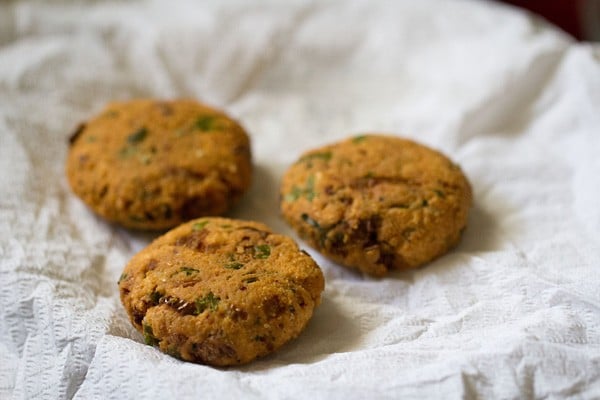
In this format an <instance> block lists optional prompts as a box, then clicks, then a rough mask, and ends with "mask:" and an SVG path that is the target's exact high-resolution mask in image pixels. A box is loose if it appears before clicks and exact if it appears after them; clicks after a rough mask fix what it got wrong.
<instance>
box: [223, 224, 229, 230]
mask: <svg viewBox="0 0 600 400" xmlns="http://www.w3.org/2000/svg"><path fill="white" fill-rule="evenodd" d="M221 228H223V229H230V228H231V225H229V224H223V225H221Z"/></svg>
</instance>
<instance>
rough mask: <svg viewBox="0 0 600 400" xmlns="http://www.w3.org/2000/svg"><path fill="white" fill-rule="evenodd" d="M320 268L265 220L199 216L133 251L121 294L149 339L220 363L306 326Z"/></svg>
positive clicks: (176, 352) (262, 349) (191, 357)
mask: <svg viewBox="0 0 600 400" xmlns="http://www.w3.org/2000/svg"><path fill="white" fill-rule="evenodd" d="M323 288H324V280H323V274H322V273H321V270H320V268H319V267H318V266H317V264H316V263H315V262H314V261H313V260H312V258H310V256H308V254H306V253H305V252H303V251H301V250H300V249H299V248H298V246H297V245H296V243H294V241H293V240H292V239H290V238H288V237H286V236H282V235H277V234H274V233H272V232H271V231H270V230H269V228H268V227H266V226H265V225H263V224H260V223H256V222H249V221H239V220H231V219H225V218H203V219H197V220H194V221H191V222H189V223H186V224H184V225H181V226H179V227H177V228H175V229H173V230H171V231H169V232H168V233H166V234H165V235H163V236H161V237H159V238H158V239H156V240H155V241H154V242H153V243H152V244H150V245H149V246H148V247H147V248H146V249H144V250H142V251H141V252H140V253H138V254H137V255H135V256H134V257H133V258H132V259H131V261H130V262H129V263H128V264H127V266H126V267H125V270H124V271H123V275H122V276H121V279H120V280H119V289H120V293H121V301H122V303H123V305H124V306H125V309H126V310H127V313H128V314H129V317H130V319H131V322H132V323H133V325H134V326H135V327H136V328H137V329H138V330H139V331H140V332H142V333H143V334H144V338H145V340H146V343H148V344H151V345H156V346H158V347H159V348H160V350H162V351H163V352H165V353H168V354H171V355H173V356H176V357H178V358H181V359H183V360H187V361H193V362H198V363H203V364H209V365H215V366H226V365H236V364H243V363H247V362H249V361H252V360H253V359H255V358H256V357H260V356H264V355H266V354H269V353H271V352H273V351H275V350H276V349H278V348H279V347H281V346H282V345H283V344H284V343H286V342H287V341H289V340H290V339H292V338H295V337H296V336H297V335H298V334H299V333H300V332H301V331H302V329H304V327H305V325H306V324H307V323H308V321H309V319H310V318H311V316H312V313H313V310H314V308H315V307H316V306H317V305H318V304H319V302H320V298H321V297H320V296H321V292H322V291H323Z"/></svg>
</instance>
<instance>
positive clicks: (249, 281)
mask: <svg viewBox="0 0 600 400" xmlns="http://www.w3.org/2000/svg"><path fill="white" fill-rule="evenodd" d="M256 281H258V278H257V277H255V276H253V277H251V278H246V279H244V280H242V282H244V283H254V282H256Z"/></svg>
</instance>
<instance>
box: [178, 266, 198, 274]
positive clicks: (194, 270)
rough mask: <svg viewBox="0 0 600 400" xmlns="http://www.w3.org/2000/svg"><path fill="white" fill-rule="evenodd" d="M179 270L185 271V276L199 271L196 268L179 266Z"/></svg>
mask: <svg viewBox="0 0 600 400" xmlns="http://www.w3.org/2000/svg"><path fill="white" fill-rule="evenodd" d="M180 272H185V276H190V275H192V274H196V273H198V272H200V271H199V270H197V269H196V268H190V267H181V269H180Z"/></svg>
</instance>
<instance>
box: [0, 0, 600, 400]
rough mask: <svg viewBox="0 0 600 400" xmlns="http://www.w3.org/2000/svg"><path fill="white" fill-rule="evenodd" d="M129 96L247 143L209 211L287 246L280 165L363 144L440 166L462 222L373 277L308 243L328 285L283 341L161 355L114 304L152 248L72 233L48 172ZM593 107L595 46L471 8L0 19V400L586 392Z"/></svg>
mask: <svg viewBox="0 0 600 400" xmlns="http://www.w3.org/2000/svg"><path fill="white" fill-rule="evenodd" d="M144 96H153V97H195V98H198V99H201V100H205V101H209V102H211V103H213V104H215V105H217V106H221V107H224V108H226V109H227V110H228V111H229V112H230V113H232V114H233V115H234V116H235V117H236V118H238V119H239V120H240V121H241V122H242V123H243V124H244V125H245V126H246V127H247V128H248V130H249V132H250V133H251V136H252V144H253V150H254V155H255V162H256V165H257V166H256V171H255V181H254V184H253V187H252V188H251V190H250V192H249V193H248V194H247V196H245V198H244V200H243V201H242V203H241V204H240V205H239V206H238V207H236V208H235V210H233V211H232V212H231V214H230V215H231V216H234V217H239V218H247V219H254V220H259V221H262V222H265V223H267V224H268V225H270V226H271V227H273V228H274V229H275V230H277V231H279V232H283V233H287V234H292V235H293V233H292V232H291V230H290V229H289V228H288V227H287V226H286V225H285V224H284V223H283V222H282V220H281V219H280V217H279V215H278V212H277V209H278V205H277V201H278V199H277V197H278V195H277V192H278V191H277V188H278V183H279V179H280V177H281V175H282V174H283V171H284V170H285V168H286V167H287V166H288V165H289V164H290V163H291V162H293V161H294V159H295V158H296V157H297V156H298V155H299V153H300V152H302V151H304V150H306V149H308V148H312V147H316V146H319V145H322V144H325V143H329V142H332V141H335V140H338V139H341V138H343V137H346V136H348V135H351V134H355V133H358V132H362V131H383V132H392V133H395V134H399V135H404V136H407V137H410V138H413V139H415V140H419V141H421V142H423V143H426V144H428V145H431V146H433V147H435V148H437V149H440V150H442V151H444V152H445V153H447V154H448V155H449V156H450V157H452V158H453V159H455V160H456V161H457V162H458V163H460V164H461V166H462V167H463V169H464V170H465V172H466V173H467V175H468V176H469V178H470V180H471V182H472V185H473V189H474V195H475V204H474V207H473V209H472V213H471V216H470V219H469V226H468V229H467V231H466V232H465V235H464V237H463V240H462V242H461V244H460V245H459V246H458V247H457V248H456V249H454V250H453V251H452V252H450V253H449V254H448V255H446V256H444V257H442V258H440V259H438V260H436V261H434V262H432V263H430V264H429V265H428V266H426V267H425V268H421V269H418V270H415V271H407V272H394V273H392V274H390V276H389V277H387V278H384V279H377V280H376V279H371V278H368V277H363V276H359V275H357V274H355V273H353V272H351V271H348V270H346V269H343V268H341V267H339V266H337V265H335V264H334V263H332V262H331V261H328V260H326V259H324V258H322V257H321V256H319V255H318V254H317V253H316V252H315V251H312V250H309V251H310V252H311V254H313V255H314V257H315V258H316V259H317V261H318V262H319V264H320V265H321V266H322V268H323V272H324V274H325V276H326V279H327V287H326V290H325V292H324V294H323V303H322V305H321V306H320V307H319V308H318V309H317V311H316V313H315V315H314V318H313V319H312V320H311V322H310V324H309V325H308V327H307V329H306V330H305V331H304V332H303V333H302V334H301V335H300V336H299V337H298V338H297V339H296V340H294V341H292V342H290V343H288V344H287V345H286V346H284V347H283V348H282V349H281V350H280V351H279V352H277V353H275V354H273V355H271V356H269V357H266V358H264V359H260V360H257V361H256V362H254V363H251V364H249V365H246V366H242V367H239V368H229V369H215V368H210V367H206V366H201V365H194V364H190V363H184V362H180V361H178V360H175V359H173V358H171V357H169V356H167V355H164V354H162V353H160V352H158V351H157V350H155V349H153V348H151V347H149V346H145V345H144V344H143V343H142V340H141V336H140V335H139V333H137V332H136V331H135V330H134V329H133V328H132V326H131V324H130V323H129V321H128V319H127V317H126V315H125V312H124V310H123V308H122V306H121V304H120V301H119V296H118V291H117V287H116V281H117V279H118V277H119V275H120V273H121V271H122V268H123V266H124V265H125V263H126V262H127V260H128V259H129V258H130V257H131V256H132V255H133V254H135V252H136V251H138V250H139V249H141V248H142V247H144V246H145V245H146V244H147V243H149V241H150V240H151V239H152V235H147V234H140V233H135V232H128V231H126V230H123V229H120V228H116V227H114V226H112V225H109V224H106V223H105V222H104V221H102V220H101V219H99V218H97V217H95V216H94V215H93V214H92V213H91V212H90V211H89V210H88V209H87V208H86V207H85V206H84V205H83V204H82V203H81V202H80V201H79V200H78V199H77V198H76V197H75V196H74V195H73V194H72V192H71V191H70V190H69V188H68V185H67V183H66V179H65V177H64V169H63V168H64V161H65V156H66V152H67V138H68V136H69V134H70V132H71V131H72V129H73V128H74V127H75V126H76V125H77V123H78V122H80V121H82V120H84V119H86V118H87V117H89V116H90V115H93V114H94V113H96V112H98V111H99V110H100V109H101V108H102V106H103V105H104V104H105V103H106V102H108V101H111V100H114V99H128V98H131V97H144ZM598 110H600V48H598V47H597V46H596V45H591V44H577V43H574V42H573V41H572V40H571V39H569V38H567V37H566V35H564V34H561V33H559V32H558V31H557V30H555V29H553V28H551V27H549V26H548V25H546V24H544V23H541V22H540V21H539V20H537V19H532V18H531V17H530V16H527V15H525V14H523V13H521V12H518V11H516V10H514V9H509V8H506V7H502V6H499V5H498V4H496V3H492V2H481V1H467V0H460V1H459V0H457V1H451V2H450V1H435V0H424V1H419V2H415V1H410V0H398V1H382V2H372V1H362V0H359V1H352V2H348V1H335V0H328V1H289V2H285V3H284V2H278V1H274V0H265V1H256V2H247V1H243V0H230V1H225V2H223V1H216V0H214V1H206V2H195V1H191V0H190V1H181V2H160V1H136V2H124V1H111V2H72V3H71V2H67V1H53V2H38V1H33V0H31V1H27V0H26V1H15V2H5V3H2V4H0V171H2V172H1V173H0V282H2V289H1V290H0V398H3V399H4V398H13V399H26V398H44V399H55V398H56V399H58V398H80V399H122V398H134V397H135V398H148V399H154V398H197V397H203V398H221V399H225V398H236V399H237V398H257V399H259V398H260V399H280V398H307V399H314V398H327V399H361V398H402V397H408V398H480V397H482V398H503V399H504V398H533V397H535V398H563V397H574V398H597V397H600V290H599V288H600V277H599V275H598V273H597V271H598V266H599V260H600V242H599V239H598V238H599V237H600V207H598V198H600V186H599V185H598V176H600V158H599V157H598V151H600V132H599V127H600V112H598ZM301 244H302V246H303V247H305V244H303V243H301Z"/></svg>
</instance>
